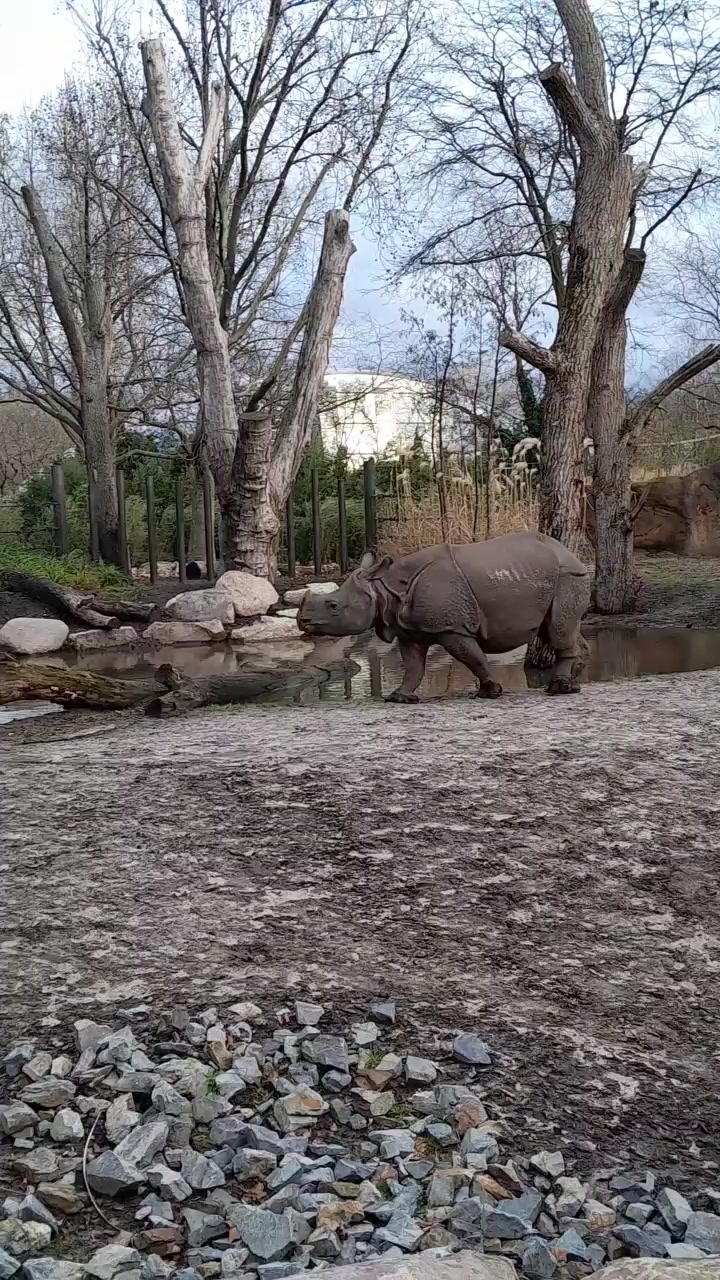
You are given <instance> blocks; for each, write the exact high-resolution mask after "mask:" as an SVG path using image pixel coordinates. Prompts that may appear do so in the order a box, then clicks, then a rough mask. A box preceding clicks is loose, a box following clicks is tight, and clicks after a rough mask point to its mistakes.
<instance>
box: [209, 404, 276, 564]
mask: <svg viewBox="0 0 720 1280" xmlns="http://www.w3.org/2000/svg"><path fill="white" fill-rule="evenodd" d="M272 436H273V425H272V419H271V417H270V414H269V413H267V412H259V413H248V414H244V415H243V417H241V419H240V428H239V431H238V444H237V449H236V450H235V459H234V462H233V470H232V477H231V482H230V485H229V487H228V491H227V493H226V494H225V497H224V501H223V502H222V518H223V530H224V547H225V563H226V568H228V569H245V570H247V572H248V573H254V574H255V575H256V576H257V577H259V578H264V577H267V578H273V577H274V576H275V569H276V555H277V538H278V534H279V532H280V516H279V513H278V512H277V511H276V510H275V507H274V504H273V501H272V499H271V496H270V490H269V485H268V478H269V468H270V457H271V453H272Z"/></svg>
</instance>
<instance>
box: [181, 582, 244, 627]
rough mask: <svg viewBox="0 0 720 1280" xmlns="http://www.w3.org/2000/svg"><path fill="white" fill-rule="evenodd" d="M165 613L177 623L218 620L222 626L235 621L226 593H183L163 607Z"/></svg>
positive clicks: (209, 591)
mask: <svg viewBox="0 0 720 1280" xmlns="http://www.w3.org/2000/svg"><path fill="white" fill-rule="evenodd" d="M165 612H166V613H167V614H168V616H169V617H170V618H174V619H176V620H177V621H178V622H207V620H208V619H209V618H218V619H219V620H220V622H222V623H224V624H230V623H232V622H234V621H235V608H234V605H233V602H232V600H231V599H230V598H229V597H228V593H227V591H220V590H218V589H217V587H216V588H214V589H212V588H209V589H208V590H206V591H183V592H181V594H180V595H177V596H173V598H172V600H168V602H167V604H166V605H165Z"/></svg>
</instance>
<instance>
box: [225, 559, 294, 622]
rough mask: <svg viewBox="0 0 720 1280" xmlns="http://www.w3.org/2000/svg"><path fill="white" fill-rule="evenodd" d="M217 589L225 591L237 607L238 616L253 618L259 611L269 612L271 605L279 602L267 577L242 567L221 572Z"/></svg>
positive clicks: (236, 615) (236, 613) (236, 614)
mask: <svg viewBox="0 0 720 1280" xmlns="http://www.w3.org/2000/svg"><path fill="white" fill-rule="evenodd" d="M215 589H216V591H225V592H227V594H228V595H229V596H230V599H231V600H232V602H233V605H234V607H235V617H236V618H253V617H255V615H256V614H258V613H267V611H268V609H269V608H270V607H271V605H274V604H277V602H278V600H279V598H280V597H279V596H278V593H277V591H276V590H275V588H274V586H273V585H272V583H271V582H268V580H267V578H256V577H255V576H254V574H252V573H244V572H243V571H242V570H241V569H229V570H228V572H227V573H223V574H221V576H220V577H219V578H218V580H217V582H216V583H215Z"/></svg>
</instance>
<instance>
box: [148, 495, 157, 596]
mask: <svg viewBox="0 0 720 1280" xmlns="http://www.w3.org/2000/svg"><path fill="white" fill-rule="evenodd" d="M145 506H146V509H147V541H148V561H149V564H150V581H151V582H152V583H153V585H154V584H155V583H156V582H157V580H158V567H157V562H158V554H157V530H156V527H155V488H154V486H153V478H152V476H146V477H145Z"/></svg>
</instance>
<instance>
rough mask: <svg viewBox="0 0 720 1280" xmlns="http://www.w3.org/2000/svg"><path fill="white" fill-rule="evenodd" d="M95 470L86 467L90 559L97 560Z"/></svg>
mask: <svg viewBox="0 0 720 1280" xmlns="http://www.w3.org/2000/svg"><path fill="white" fill-rule="evenodd" d="M96 487H97V486H96V480H95V470H94V468H93V467H88V523H89V525H90V559H91V560H94V561H96V562H97V561H98V560H99V559H100V532H99V529H98V519H97V495H96Z"/></svg>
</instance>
